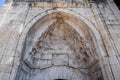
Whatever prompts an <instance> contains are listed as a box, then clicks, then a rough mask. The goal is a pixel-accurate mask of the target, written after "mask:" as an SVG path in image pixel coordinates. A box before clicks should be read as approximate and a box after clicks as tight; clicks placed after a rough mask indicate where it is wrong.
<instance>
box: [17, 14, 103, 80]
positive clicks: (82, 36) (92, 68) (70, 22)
mask: <svg viewBox="0 0 120 80" xmlns="http://www.w3.org/2000/svg"><path fill="white" fill-rule="evenodd" d="M94 40H95V38H94V35H93V34H92V32H91V31H90V30H89V29H88V28H87V26H86V25H85V24H84V23H83V22H80V21H77V22H76V20H75V19H73V18H72V17H70V16H67V14H63V13H62V12H57V13H54V14H50V15H48V16H47V17H45V18H44V19H42V20H39V21H37V22H36V23H35V24H34V25H33V27H32V28H31V29H30V30H29V32H28V35H27V37H26V41H25V46H24V51H23V55H22V57H21V64H20V66H19V69H18V73H17V76H16V79H15V80H102V79H103V78H102V73H101V67H100V65H99V59H98V56H97V51H96V46H95V43H94V42H95V41H94Z"/></svg>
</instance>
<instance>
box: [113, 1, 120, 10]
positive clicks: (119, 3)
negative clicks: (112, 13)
mask: <svg viewBox="0 0 120 80" xmlns="http://www.w3.org/2000/svg"><path fill="white" fill-rule="evenodd" d="M114 2H115V3H116V5H117V7H118V8H119V10H120V0H114Z"/></svg>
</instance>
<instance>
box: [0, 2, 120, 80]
mask: <svg viewBox="0 0 120 80" xmlns="http://www.w3.org/2000/svg"><path fill="white" fill-rule="evenodd" d="M80 5H81V4H80ZM90 5H91V6H89V7H86V6H82V7H81V6H79V7H78V8H73V7H72V8H52V7H51V8H49V7H42V8H40V7H32V8H29V7H28V4H26V3H20V4H18V5H16V6H13V5H12V6H11V5H10V4H9V3H6V4H4V6H3V7H2V9H1V10H0V80H14V78H15V76H16V73H17V70H18V66H19V64H20V63H19V62H20V59H21V54H22V50H24V49H23V46H24V41H25V37H26V36H27V33H28V31H29V29H30V28H31V27H32V25H34V23H35V22H37V21H38V20H39V19H41V18H43V17H44V16H46V15H48V14H52V13H54V12H63V13H67V14H70V15H73V16H75V17H77V18H78V19H80V20H82V21H83V22H84V23H85V24H86V25H87V26H88V29H89V30H90V31H91V32H92V35H93V38H94V42H95V45H96V46H97V47H96V50H97V55H98V56H99V63H100V66H101V68H102V73H103V76H104V79H105V80H120V76H119V75H120V57H119V55H120V49H119V47H120V40H119V39H120V12H119V10H118V9H117V8H116V6H115V4H114V3H113V2H112V0H111V1H109V2H108V3H107V4H99V5H96V4H94V3H91V4H90ZM8 8H9V9H8ZM48 18H49V16H48ZM76 22H77V19H76ZM48 24H49V23H48ZM93 71H94V70H93Z"/></svg>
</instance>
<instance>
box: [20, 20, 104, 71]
mask: <svg viewBox="0 0 120 80" xmlns="http://www.w3.org/2000/svg"><path fill="white" fill-rule="evenodd" d="M84 20H85V19H84ZM86 22H88V21H86ZM32 24H33V23H32ZM88 24H90V22H89V23H88ZM90 25H92V24H90ZM28 26H29V27H30V25H29V24H28ZM91 29H92V30H93V29H94V30H95V27H94V28H91ZM28 30H29V28H28ZM28 30H27V31H28ZM96 31H97V30H95V32H96ZM23 34H26V32H25V33H24V32H23ZM23 34H22V35H23ZM98 34H99V32H97V35H96V34H94V35H96V36H97V37H95V38H98V39H100V35H98ZM23 37H25V36H22V38H23ZM20 52H21V51H20ZM102 72H103V70H102Z"/></svg>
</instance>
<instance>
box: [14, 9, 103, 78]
mask: <svg viewBox="0 0 120 80" xmlns="http://www.w3.org/2000/svg"><path fill="white" fill-rule="evenodd" d="M63 20H64V21H63ZM84 20H86V19H84ZM33 22H35V23H34V24H33V25H32V24H29V25H32V26H33V27H31V28H30V26H27V27H26V29H29V31H28V33H27V37H26V41H25V46H24V48H25V51H23V54H24V56H23V57H22V59H21V65H23V66H22V68H21V66H20V68H19V69H20V70H18V73H20V74H24V75H26V76H28V77H30V75H32V74H29V75H28V74H27V73H30V72H32V70H33V69H34V68H35V69H39V68H41V69H42V68H43V67H41V66H38V65H37V67H36V65H33V64H31V63H30V58H28V56H29V55H30V54H34V53H36V47H35V46H36V45H37V44H38V43H39V39H40V37H41V36H42V35H45V34H46V33H47V31H49V29H48V28H49V27H52V26H54V24H55V25H57V23H59V24H60V23H61V24H62V23H64V25H67V26H69V27H71V29H70V30H71V35H73V34H72V32H73V33H75V35H79V39H77V40H78V42H79V40H80V39H81V37H82V39H81V40H83V41H85V42H86V44H84V45H85V46H86V48H85V49H88V52H87V51H85V52H84V54H87V55H85V56H89V57H90V55H89V54H88V53H92V55H93V56H91V58H90V59H92V57H94V59H95V58H98V57H97V56H96V54H94V53H97V51H96V50H95V46H96V44H95V41H96V39H100V35H99V33H98V31H97V30H96V29H95V27H94V26H93V25H92V24H91V23H90V22H89V25H90V27H88V26H87V24H88V23H87V20H86V23H87V24H86V23H84V22H83V21H82V20H80V19H79V18H76V17H75V16H72V15H71V14H67V13H64V12H61V11H57V12H54V13H52V14H47V15H46V16H44V17H42V18H41V19H39V20H37V21H34V20H33ZM66 23H67V24H66ZM91 25H92V26H91ZM62 26H63V25H62ZM28 27H29V28H28ZM54 27H56V26H54ZM47 29H48V30H47ZM50 29H51V28H50ZM56 29H58V27H57V28H56ZM67 29H68V27H67ZM72 29H73V30H72ZM92 30H93V31H92ZM58 31H59V30H58ZM23 33H24V32H23ZM38 34H39V35H38ZM49 34H50V33H49ZM96 34H97V35H96ZM69 35H70V34H69ZM89 37H90V38H89ZM70 39H71V38H70ZM42 40H43V39H42ZM71 41H72V40H71ZM87 41H88V44H87ZM89 41H90V42H89ZM82 43H83V42H82ZM91 43H92V44H91ZM91 45H92V46H94V47H92V48H89V47H90V46H91ZM87 47H88V48H87ZM82 49H83V47H82ZM93 49H94V52H92V50H93ZM30 57H31V56H30ZM95 60H96V62H97V61H98V59H95ZM96 62H91V65H88V66H89V67H91V66H92V64H94V63H96ZM24 65H25V66H24ZM52 65H53V64H51V65H47V66H46V67H44V68H45V70H46V71H45V72H47V69H48V70H50V71H52V70H54V69H56V67H55V68H54V67H52ZM62 65H63V64H62ZM67 65H68V64H66V65H64V66H67ZM84 65H85V64H84ZM98 65H99V64H97V65H95V66H97V67H96V69H98V68H100V67H99V66H98ZM56 66H61V65H56ZM28 67H29V68H28ZM50 67H51V68H50ZM67 67H71V68H70V70H71V71H72V68H76V69H78V68H80V67H81V66H77V67H76V66H74V65H72V66H70V65H69V66H67ZM52 68H53V69H52ZM83 68H84V69H86V68H88V67H83ZM93 68H95V67H94V66H93ZM30 69H31V70H30ZM84 69H81V72H83V73H84V74H88V75H87V77H89V79H87V78H85V77H86V76H85V75H83V74H80V75H78V76H80V77H84V78H85V80H90V78H91V77H90V70H89V71H88V69H86V70H84ZM21 70H22V72H21ZM58 70H59V69H58ZM64 70H68V69H67V68H66V67H65V68H64ZM91 70H92V69H91ZM29 71H30V72H29ZM71 71H70V72H71ZM75 72H76V71H75ZM33 73H34V71H33ZM36 73H37V72H36ZM38 73H39V72H38ZM64 73H65V72H64ZM76 73H78V72H76ZM39 74H40V73H39ZM41 74H42V73H41ZM43 74H44V73H43ZM58 74H61V73H58ZM65 74H68V73H65ZM73 74H75V73H73ZM100 75H101V74H100ZM18 76H20V77H16V80H21V79H22V78H23V77H24V76H23V75H19V74H18ZM39 76H41V75H39ZM42 76H43V75H42ZM69 76H70V75H69ZM101 76H102V75H101ZM101 76H100V77H98V78H101ZM98 78H96V79H95V80H97V79H98ZM24 79H25V80H27V79H28V80H30V78H23V80H24ZM42 79H43V78H42ZM52 79H53V78H52ZM55 79H69V78H65V77H64V78H59V77H56V78H55ZM31 80H34V79H31ZM45 80H49V79H45ZM71 80H73V79H71ZM76 80H77V79H76ZM78 80H79V79H78ZM81 80H83V78H82V79H81Z"/></svg>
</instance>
